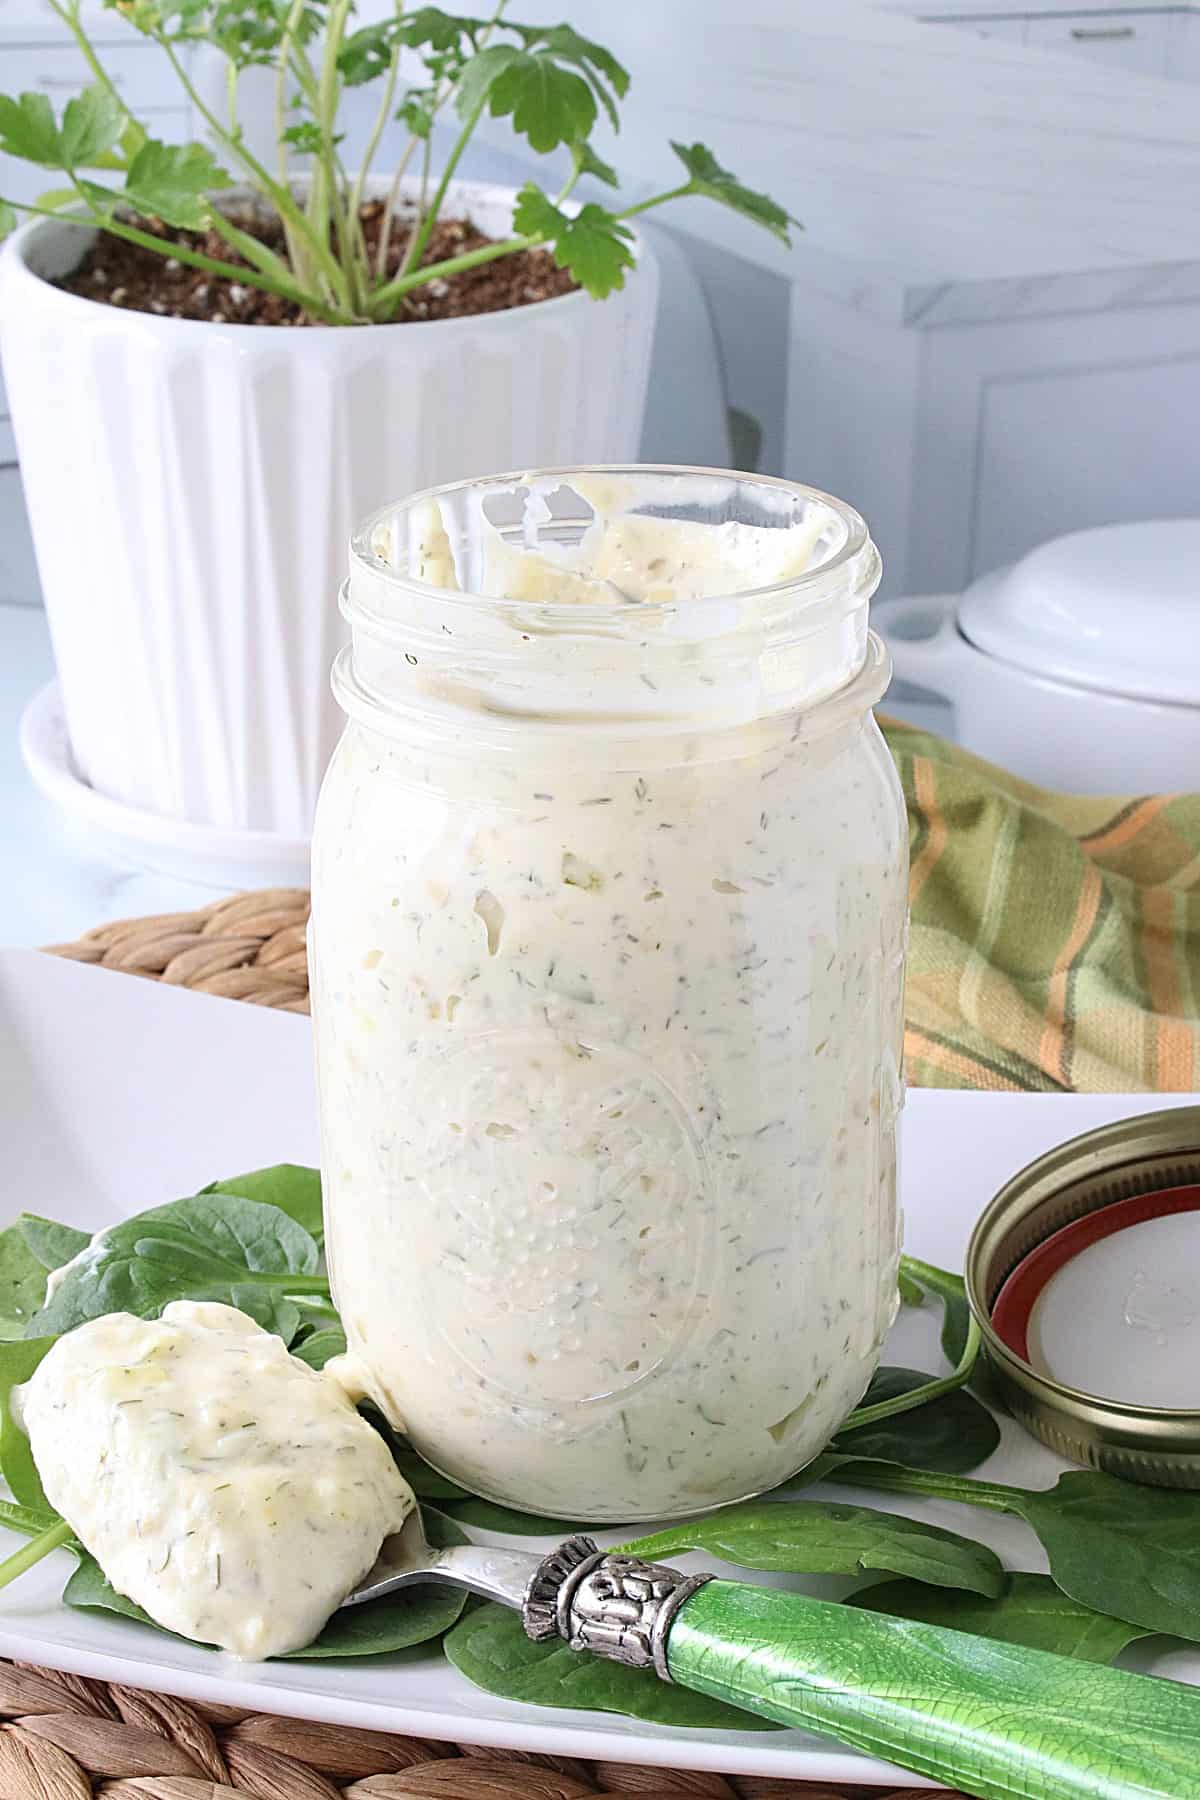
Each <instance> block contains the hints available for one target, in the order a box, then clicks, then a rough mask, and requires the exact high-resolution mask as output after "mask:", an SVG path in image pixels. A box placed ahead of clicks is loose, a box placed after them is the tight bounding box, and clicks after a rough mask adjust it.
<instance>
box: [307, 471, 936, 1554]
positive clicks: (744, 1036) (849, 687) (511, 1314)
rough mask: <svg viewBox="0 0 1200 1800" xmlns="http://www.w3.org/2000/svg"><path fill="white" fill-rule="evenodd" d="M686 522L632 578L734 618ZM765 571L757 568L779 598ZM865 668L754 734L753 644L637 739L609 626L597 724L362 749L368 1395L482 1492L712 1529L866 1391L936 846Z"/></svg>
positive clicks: (591, 1514)
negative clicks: (880, 722) (926, 875)
mask: <svg viewBox="0 0 1200 1800" xmlns="http://www.w3.org/2000/svg"><path fill="white" fill-rule="evenodd" d="M576 485H577V486H580V487H581V486H582V484H581V483H577V484H576ZM670 523H671V522H670V521H657V520H653V519H645V518H642V519H639V521H638V527H637V530H636V532H631V531H629V530H628V529H626V530H623V532H622V533H621V534H620V540H619V541H620V544H621V549H622V557H623V558H624V560H623V562H622V567H621V574H622V586H623V587H624V588H625V589H626V590H629V589H630V588H632V587H636V583H634V582H632V581H631V579H630V575H631V562H630V552H629V546H630V545H631V544H633V545H634V546H635V547H636V549H637V552H638V554H639V555H642V556H645V557H647V558H648V559H650V562H657V563H658V565H659V568H660V570H666V571H668V573H671V572H674V574H675V575H676V576H679V574H680V571H683V572H685V573H686V577H687V580H688V582H689V583H692V584H694V586H693V588H692V589H690V590H689V591H695V592H698V593H699V594H701V595H703V594H705V593H711V592H713V591H714V589H716V590H717V591H719V589H720V580H721V576H720V568H719V565H718V568H717V573H716V575H715V576H714V571H713V568H712V566H707V567H706V564H705V554H704V553H705V539H704V535H703V534H704V530H705V528H704V527H703V526H700V525H697V524H694V523H689V525H688V535H687V542H686V545H685V548H686V551H687V557H686V560H685V559H684V558H683V556H682V555H681V554H680V545H681V540H680V537H679V535H678V534H674V535H673V534H672V533H671V531H670V529H669V527H670ZM660 524H661V526H662V531H661V533H658V534H657V536H656V527H658V526H659V525H660ZM760 535H762V536H770V537H772V538H774V539H776V540H779V539H782V538H785V537H786V535H787V534H786V533H782V532H778V531H776V532H772V533H764V534H760ZM811 536H812V534H811V533H810V535H809V543H810V544H811ZM724 541H725V544H726V546H727V544H728V533H726V536H725V540H724ZM442 542H443V543H447V544H448V542H449V536H448V535H444V536H443V538H442ZM760 548H761V546H760V545H759V544H758V543H757V542H756V541H754V538H753V534H751V541H750V543H749V547H748V548H747V547H746V544H745V542H744V541H743V545H742V552H743V561H742V563H741V564H740V565H737V566H735V568H734V569H733V571H732V575H731V576H729V577H728V578H730V579H732V578H733V577H736V578H738V579H740V581H741V584H742V585H743V586H744V585H751V586H752V585H753V584H754V583H753V576H754V558H755V557H757V556H758V554H759V550H760ZM770 548H771V551H772V554H773V556H774V557H775V560H776V563H777V564H778V561H779V551H780V549H781V548H786V546H782V545H780V544H779V543H778V542H776V543H773V544H772V545H771V546H770ZM807 549H808V546H806V549H805V554H806V555H807ZM722 553H723V554H724V553H725V552H722ZM514 554H515V553H513V552H512V551H511V550H507V547H506V555H505V557H503V558H495V557H493V567H494V568H495V567H497V566H501V565H502V566H504V567H505V568H507V567H508V565H509V564H510V563H511V561H512V557H513V555H514ZM747 558H748V559H749V566H747V564H746V560H745V559H747ZM529 560H530V561H531V563H532V564H533V565H534V566H535V568H537V569H538V570H539V572H538V574H537V576H536V580H535V579H534V576H533V575H528V576H526V578H525V580H524V589H525V591H526V592H528V591H529V590H530V589H531V588H533V589H535V590H536V598H537V600H538V601H539V602H540V601H544V600H545V599H546V598H547V597H548V595H547V587H549V589H550V590H551V591H552V589H553V580H552V579H551V578H549V577H547V575H546V573H545V568H546V566H547V565H545V564H540V563H539V559H538V558H536V557H535V558H530V559H529ZM610 560H611V559H610ZM649 566H650V563H649V562H648V563H647V567H649ZM550 567H551V570H552V574H553V569H554V565H552V564H551V565H550ZM633 573H634V574H636V570H633ZM446 575H447V569H446V567H445V566H443V568H442V571H441V579H442V582H443V585H445V583H446ZM571 586H572V591H571V592H570V594H569V596H568V597H569V599H570V601H571V603H572V605H573V607H574V608H575V609H576V614H577V618H578V612H579V611H581V610H583V609H584V608H585V607H586V606H587V604H588V596H587V595H581V594H580V592H579V591H578V583H577V581H575V580H574V579H573V581H572V584H571ZM862 604H863V606H865V596H864V597H862ZM447 616H449V617H451V618H452V619H453V616H454V615H452V614H448V615H447ZM528 617H529V614H528V611H526V612H525V613H522V614H520V615H517V618H516V620H515V622H516V623H517V624H518V625H521V626H522V627H523V628H524V626H525V622H526V620H527V619H528ZM431 629H432V627H431ZM530 635H531V638H532V636H533V632H532V631H531V634H530ZM838 641H839V646H841V645H843V644H844V639H841V638H839V640H838ZM659 647H661V645H660V646H659ZM864 651H866V642H865V629H864V631H863V637H862V646H861V648H860V649H859V650H858V652H857V653H856V660H855V661H853V662H852V663H851V665H850V667H849V668H848V670H846V671H845V673H844V674H843V675H842V676H841V678H840V680H839V678H838V676H837V675H836V674H835V675H834V676H833V677H832V678H829V670H828V669H825V670H822V666H821V659H820V656H819V655H818V654H816V652H815V651H814V650H813V649H812V647H811V646H809V647H807V648H806V649H805V650H804V651H803V656H804V658H805V659H806V660H805V661H804V663H803V667H802V669H801V672H800V677H799V679H800V684H801V686H802V687H804V688H806V691H809V692H811V691H812V689H813V688H814V687H815V688H816V689H817V694H816V699H815V700H814V702H813V704H811V705H808V704H804V703H803V697H802V698H801V701H800V702H798V703H793V704H789V705H787V706H777V707H775V708H772V707H771V706H770V705H769V704H768V703H767V698H766V697H765V696H764V700H763V706H762V712H761V716H760V712H759V709H758V703H757V701H755V703H754V704H752V705H750V706H746V705H745V704H744V703H741V702H739V704H738V705H735V706H730V705H727V704H726V702H727V699H728V696H727V695H726V694H725V693H724V692H723V684H724V683H725V682H726V680H727V679H728V681H729V682H730V683H732V682H733V680H734V672H732V671H729V672H727V671H726V670H725V667H724V662H723V654H722V653H718V654H716V655H714V656H713V657H711V658H710V659H708V660H707V662H704V661H703V659H702V670H701V677H700V679H701V681H704V679H705V676H707V683H706V685H708V686H711V688H712V689H713V693H712V697H711V700H710V701H708V702H707V703H706V702H705V701H704V699H703V698H701V700H700V702H699V703H698V704H699V706H700V707H706V710H698V711H696V712H694V713H688V714H687V715H686V716H684V717H682V718H680V719H678V720H677V721H676V720H668V721H667V722H666V723H665V724H664V722H663V720H662V718H655V719H654V720H653V721H652V722H646V723H644V724H643V725H642V726H641V727H639V725H638V722H637V720H636V719H634V720H633V721H622V722H621V724H620V725H619V727H617V726H614V727H612V728H611V729H609V730H607V731H605V730H603V729H601V728H599V727H598V726H597V725H596V723H595V722H594V714H592V715H591V716H590V717H589V692H588V685H589V669H590V666H591V665H590V662H589V657H590V656H591V655H593V654H595V653H596V652H595V646H594V644H589V642H588V640H587V637H586V633H585V634H584V636H583V639H582V641H580V640H579V639H576V640H575V641H574V643H573V644H572V647H571V649H570V651H569V652H564V654H565V655H569V656H571V657H573V658H574V661H573V663H571V664H570V666H569V668H568V670H567V672H566V679H567V681H568V683H569V692H570V696H571V700H572V704H573V706H575V707H576V708H577V709H578V713H579V715H580V716H578V717H573V718H569V719H565V720H560V719H558V718H557V717H556V716H555V710H554V708H552V707H551V706H549V705H546V706H544V707H540V708H539V709H535V708H534V706H533V704H532V702H530V703H529V706H528V709H527V710H526V711H525V712H524V713H522V714H521V715H520V720H519V726H518V727H516V728H513V729H511V730H507V731H497V729H496V726H495V723H494V719H493V718H489V717H488V716H487V715H488V713H489V711H493V712H494V711H496V710H498V708H497V707H496V706H495V704H494V701H492V700H490V699H489V697H488V696H487V691H486V686H485V685H484V684H483V683H482V682H481V683H480V687H481V689H482V691H483V693H484V696H485V699H484V704H483V705H482V706H481V708H480V712H482V714H483V715H484V716H482V717H481V716H479V715H478V714H477V715H476V716H475V717H474V718H472V716H471V714H470V713H469V712H468V711H467V710H465V709H464V708H463V707H462V705H461V690H460V689H459V688H458V687H457V686H455V687H454V690H453V704H451V705H449V706H447V707H446V709H445V712H444V714H441V715H438V716H437V717H436V719H435V723H436V725H437V729H436V730H432V731H429V732H426V733H421V732H417V731H415V730H414V731H410V730H409V729H408V728H407V727H406V726H405V724H404V722H403V721H401V723H400V724H399V725H398V726H395V727H393V728H377V725H376V723H375V722H373V721H372V720H371V719H369V718H367V717H364V716H362V715H361V714H359V715H356V716H355V717H354V718H353V719H352V722H351V724H350V726H349V728H348V730H347V732H346V734H345V736H344V738H343V740H342V743H341V745H340V747H339V749H338V751H337V754H336V756H335V758H334V762H333V764H332V766H331V769H330V771H329V774H328V776H327V778H326V783H325V788H324V790H323V794H322V799H321V805H320V813H319V819H318V827H317V832H316V837H315V840H314V869H313V876H314V920H313V927H312V933H311V952H312V959H313V969H314V1017H315V1025H316V1038H317V1055H318V1073H319V1087H320V1100H321V1119H322V1136H323V1147H324V1177H325V1182H326V1204H327V1213H328V1241H329V1246H330V1258H331V1269H332V1276H333V1282H334V1291H335V1297H336V1299H337V1301H338V1304H339V1307H340V1309H341V1311H342V1315H343V1321H344V1323H345V1326H346V1329H347V1334H348V1338H349V1343H350V1359H349V1364H348V1368H347V1379H354V1378H355V1377H357V1379H358V1380H359V1381H360V1382H361V1384H362V1386H363V1388H364V1389H365V1390H366V1391H368V1392H370V1393H371V1394H372V1396H373V1397H374V1398H375V1400H376V1401H377V1402H378V1403H379V1404H380V1405H381V1406H382V1408H383V1409H384V1410H385V1411H386V1412H387V1413H388V1414H389V1416H390V1417H391V1418H392V1419H393V1421H396V1422H398V1423H399V1422H402V1423H403V1425H404V1427H405V1429H406V1430H407V1431H408V1432H409V1433H410V1434H411V1436H412V1437H413V1439H414V1441H415V1442H416V1444H417V1446H418V1447H419V1449H420V1450H421V1451H422V1452H423V1454H424V1455H425V1456H427V1457H428V1458H429V1460H430V1461H432V1462H433V1463H434V1464H436V1465H437V1466H438V1467H439V1468H441V1469H442V1470H444V1471H445V1472H446V1473H447V1474H449V1475H451V1476H453V1477H455V1478H456V1479H458V1480H461V1481H463V1482H464V1483H466V1484H467V1485H469V1486H470V1487H471V1488H472V1489H474V1490H475V1491H477V1492H481V1493H484V1494H488V1495H491V1496H492V1497H494V1498H496V1499H499V1500H502V1501H506V1502H509V1503H511V1504H515V1505H518V1506H524V1507H526V1508H529V1509H531V1510H535V1511H539V1512H548V1513H558V1514H560V1515H563V1516H566V1517H572V1518H579V1519H586V1518H590V1519H594V1520H597V1521H602V1520H605V1519H611V1520H622V1521H624V1520H629V1519H635V1518H653V1517H660V1516H664V1515H672V1514H682V1513H687V1512H694V1511H698V1510H701V1509H704V1508H707V1507H710V1506H713V1505H716V1504H719V1503H722V1502H726V1501H729V1500H732V1499H735V1498H738V1497H740V1496H743V1495H746V1494H749V1493H754V1492H758V1491H761V1490H763V1489H766V1488H769V1487H771V1486H773V1485H775V1484H776V1483H777V1482H779V1481H781V1480H783V1479H784V1478H786V1477H787V1476H788V1475H790V1474H792V1473H793V1472H794V1471H795V1470H796V1469H797V1468H799V1467H801V1466H802V1465H803V1464H804V1463H805V1462H806V1461H808V1460H809V1459H810V1458H811V1457H812V1456H813V1455H815V1454H816V1453H817V1451H819V1450H820V1449H821V1448H822V1447H823V1445H824V1444H825V1442H826V1441H827V1440H828V1438H829V1436H830V1435H831V1434H832V1432H833V1431H834V1430H835V1429H836V1427H837V1425H838V1424H839V1423H840V1421H841V1420H842V1418H843V1417H844V1416H845V1414H846V1413H847V1412H848V1411H849V1410H850V1409H851V1408H852V1407H853V1406H854V1405H855V1403H856V1402H857V1401H858V1399H859V1398H860V1396H861V1394H862V1392H863V1390H864V1389H865V1387H866V1385H867V1382H868V1381H869V1379H870V1376H871V1374H872V1372H873V1370H874V1367H875V1364H876V1361H877V1359H878V1354H879V1348H880V1345H881V1342H882V1339H883V1336H884V1334H885V1332H886V1330H887V1327H888V1325H889V1324H890V1322H891V1318H892V1315H893V1310H894V1305H895V1273H896V1258H897V1255H898V1247H899V1246H898V1221H897V1214H896V1199H895V1124H896V1115H897V1112H898V1109H899V1105H900V1100H901V1081H900V1066H899V1055H900V1035H901V983H902V966H903V950H904V937H905V886H906V862H907V854H906V851H907V831H906V825H905V819H904V808H903V801H902V797H901V795H900V793H899V788H898V784H897V781H896V776H895V772H894V769H893V767H892V764H891V761H890V758H889V756H888V753H887V750H886V747H885V745H884V743H883V740H882V738H881V736H880V734H879V732H878V730H877V728H876V726H875V724H874V721H873V719H872V718H871V715H870V712H869V710H868V708H869V704H870V700H871V699H872V698H874V697H875V696H876V694H877V692H878V683H877V682H876V685H875V687H874V688H873V689H871V691H869V692H866V693H865V698H864V697H862V695H863V693H864V692H865V688H864V684H865V687H866V688H870V683H871V681H872V680H874V679H875V677H874V676H872V675H871V674H870V673H869V671H868V673H867V674H859V675H857V676H856V674H855V669H856V667H857V666H858V664H859V663H861V662H862V660H863V653H864ZM412 654H416V655H418V658H419V660H421V661H422V663H423V664H424V657H423V653H422V649H421V646H418V648H417V650H416V651H414V652H412ZM532 654H533V653H532V652H531V655H532ZM518 655H519V653H518ZM868 655H869V656H870V657H873V658H874V659H875V665H874V666H875V671H876V676H877V675H878V673H879V669H880V668H881V666H882V665H881V664H880V663H879V659H878V654H877V652H876V651H875V650H874V649H873V648H872V649H871V650H870V651H869V652H868ZM754 656H755V657H756V658H759V657H760V653H759V652H757V651H756V652H754ZM656 667H657V665H656ZM754 668H755V671H756V675H755V679H757V676H758V672H759V670H760V661H758V660H756V661H755V663H754ZM659 673H660V675H661V670H660V671H659ZM822 674H824V676H825V680H824V685H823V688H822V686H821V678H822ZM636 677H637V671H636V669H635V672H634V674H633V676H631V682H632V681H636ZM689 678H690V677H689ZM427 679H428V681H429V688H428V690H427V692H431V693H433V695H434V699H435V702H436V700H437V699H438V698H439V683H438V681H437V680H436V679H435V678H434V677H433V676H429V677H428V678H427ZM637 685H638V687H639V688H640V690H641V702H640V704H642V705H643V706H650V707H654V706H657V705H658V701H657V699H656V697H655V694H652V693H650V692H649V691H648V690H647V688H646V686H645V684H644V683H641V682H638V683H637ZM751 685H753V683H752V684H751ZM445 691H446V692H449V691H450V684H449V682H448V683H447V684H446V689H445ZM658 691H661V683H660V688H659V690H658ZM702 692H703V690H702Z"/></svg>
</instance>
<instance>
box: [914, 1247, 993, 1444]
mask: <svg viewBox="0 0 1200 1800" xmlns="http://www.w3.org/2000/svg"><path fill="white" fill-rule="evenodd" d="M900 1278H901V1280H902V1281H904V1282H907V1283H908V1284H909V1285H910V1286H911V1287H916V1288H918V1289H920V1291H921V1293H922V1295H928V1296H930V1297H931V1298H933V1299H935V1300H937V1301H938V1302H939V1304H940V1305H941V1308H942V1332H941V1341H942V1354H943V1356H944V1357H945V1358H946V1360H947V1362H949V1363H951V1364H953V1366H954V1367H955V1368H957V1367H958V1365H959V1363H960V1362H961V1361H962V1356H963V1352H964V1350H965V1349H966V1347H967V1333H968V1331H969V1330H970V1325H971V1308H970V1306H969V1305H968V1304H967V1284H966V1282H965V1281H964V1280H963V1278H962V1276H961V1275H954V1274H952V1273H951V1272H950V1270H949V1269H939V1268H938V1267H937V1266H936V1265H935V1264H934V1263H927V1262H921V1261H920V1260H919V1258H917V1257H915V1256H902V1257H901V1258H900ZM967 1386H968V1387H970V1388H971V1389H972V1390H973V1392H974V1393H976V1394H978V1396H979V1398H980V1399H981V1400H985V1401H986V1402H987V1404H988V1405H989V1406H990V1407H991V1408H992V1409H993V1410H994V1411H996V1412H1002V1413H1003V1412H1007V1411H1008V1408H1007V1406H1006V1404H1005V1401H1004V1397H1003V1395H1002V1394H1001V1392H1000V1389H999V1387H998V1385H997V1383H996V1381H995V1378H994V1377H993V1375H992V1372H991V1370H990V1368H989V1367H988V1365H987V1363H986V1362H985V1361H984V1359H983V1357H982V1356H980V1357H978V1358H977V1359H976V1362H975V1367H974V1369H973V1370H972V1372H971V1378H970V1380H969V1381H968V1383H967ZM904 1460H905V1461H906V1462H913V1461H915V1460H916V1459H915V1458H914V1457H906V1458H905V1459H904Z"/></svg>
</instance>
